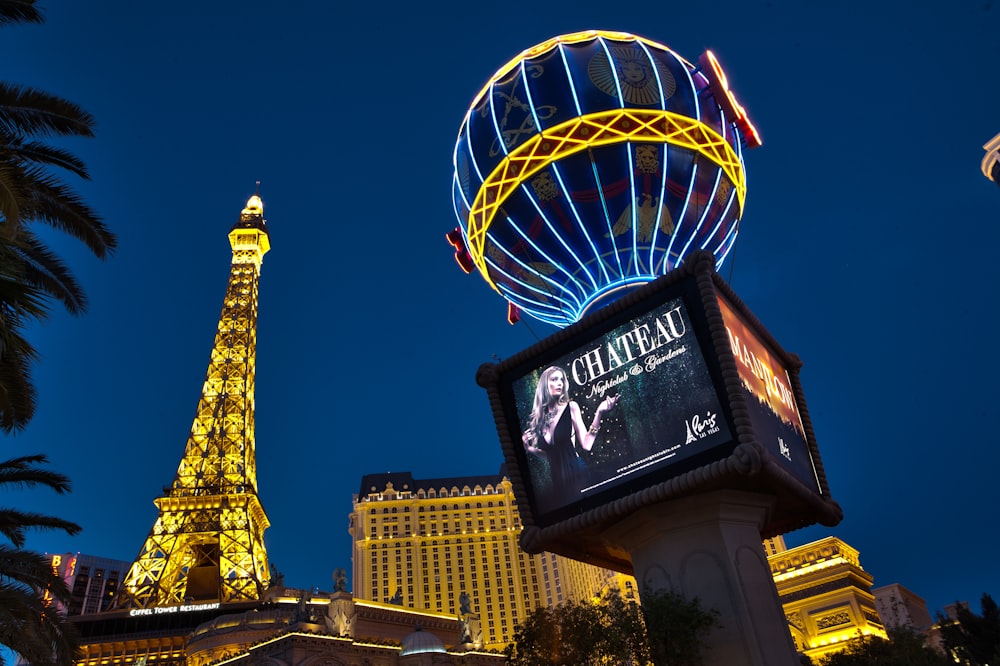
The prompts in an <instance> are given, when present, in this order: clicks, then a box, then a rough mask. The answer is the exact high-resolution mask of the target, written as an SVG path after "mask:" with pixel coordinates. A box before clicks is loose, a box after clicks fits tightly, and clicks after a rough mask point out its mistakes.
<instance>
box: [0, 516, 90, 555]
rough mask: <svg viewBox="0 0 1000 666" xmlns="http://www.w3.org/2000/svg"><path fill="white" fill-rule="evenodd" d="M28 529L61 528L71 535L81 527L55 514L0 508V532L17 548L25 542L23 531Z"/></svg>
mask: <svg viewBox="0 0 1000 666" xmlns="http://www.w3.org/2000/svg"><path fill="white" fill-rule="evenodd" d="M29 529H46V530H62V531H64V532H66V533H67V534H69V535H70V536H73V535H75V534H79V533H80V530H81V529H83V528H81V527H80V526H79V525H77V524H76V523H73V522H70V521H68V520H63V519H62V518H56V517H55V516H46V515H44V514H41V513H30V512H26V511H18V510H16V509H4V508H0V534H2V535H3V536H5V537H6V538H7V539H9V540H10V542H11V543H12V544H14V545H15V546H17V547H18V548H22V547H23V546H24V543H25V533H26V532H27V531H28V530H29Z"/></svg>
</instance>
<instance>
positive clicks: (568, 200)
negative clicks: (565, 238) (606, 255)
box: [550, 162, 611, 282]
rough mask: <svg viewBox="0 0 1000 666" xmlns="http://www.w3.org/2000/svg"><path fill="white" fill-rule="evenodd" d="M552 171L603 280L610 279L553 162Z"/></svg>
mask: <svg viewBox="0 0 1000 666" xmlns="http://www.w3.org/2000/svg"><path fill="white" fill-rule="evenodd" d="M550 168H551V169H552V173H554V174H555V176H556V180H557V181H559V187H560V188H561V189H562V192H563V196H565V197H566V203H567V204H569V209H570V210H571V211H572V212H573V218H574V219H575V220H576V224H577V226H579V227H580V231H581V232H582V233H583V237H584V238H586V239H587V243H589V244H590V249H591V250H593V252H594V258H595V259H596V260H597V265H598V266H600V268H601V273H603V274H604V281H605V282H607V281H608V280H610V279H611V277H610V276H609V275H608V269H607V267H606V266H605V265H604V260H603V259H601V253H600V252H599V251H598V249H597V246H596V245H594V239H593V238H592V237H591V235H590V232H589V231H588V230H587V227H586V225H584V224H583V219H582V218H581V217H580V211H578V210H577V209H576V204H575V203H574V202H573V199H572V198H571V197H570V195H569V190H568V189H567V188H566V183H565V182H564V181H563V178H562V174H560V173H559V169H558V166H557V164H556V163H555V162H553V163H552V164H551V166H550Z"/></svg>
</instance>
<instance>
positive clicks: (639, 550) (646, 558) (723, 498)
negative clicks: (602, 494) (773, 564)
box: [604, 490, 799, 666]
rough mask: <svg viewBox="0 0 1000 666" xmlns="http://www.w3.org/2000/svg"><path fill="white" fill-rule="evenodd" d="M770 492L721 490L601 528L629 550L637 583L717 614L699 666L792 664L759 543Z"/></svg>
mask: <svg viewBox="0 0 1000 666" xmlns="http://www.w3.org/2000/svg"><path fill="white" fill-rule="evenodd" d="M773 504H774V498H773V497H771V496H769V495H761V494H756V493H746V492H740V491H734V490H720V491H715V492H709V493H705V494H702V495H698V496H694V497H686V498H683V499H679V500H673V501H670V502H665V503H663V504H659V505H654V506H648V507H645V508H642V509H639V510H638V511H636V512H635V513H634V514H632V515H631V516H629V517H628V518H626V519H624V520H623V521H622V522H620V523H619V524H618V525H616V526H614V527H612V528H610V529H608V530H606V531H605V534H604V536H605V537H606V538H607V540H608V541H610V542H612V543H616V544H619V545H621V546H622V547H623V548H625V550H627V551H628V552H629V554H630V555H631V557H632V563H633V566H634V568H635V577H636V580H637V581H638V583H639V588H640V594H641V590H642V589H643V588H645V587H649V588H651V589H665V590H672V591H674V592H677V593H679V594H682V595H684V596H685V597H686V598H688V599H692V598H694V597H698V598H699V599H700V600H701V604H702V607H703V608H706V609H708V608H711V609H715V610H716V611H718V612H719V614H720V615H719V622H720V623H721V625H722V626H721V628H717V629H714V630H713V631H712V633H711V634H710V635H709V637H708V639H707V641H706V643H707V647H706V649H705V650H704V651H703V655H702V656H703V658H704V666H744V665H745V666H797V665H798V664H799V659H798V656H797V655H796V651H795V646H794V644H793V642H792V638H791V634H790V633H789V630H788V623H787V621H786V620H785V614H784V612H783V611H782V608H781V602H780V601H779V600H778V593H777V590H776V589H775V587H774V579H773V578H772V576H771V571H770V568H769V567H768V564H767V556H766V554H765V553H764V547H763V545H762V543H761V535H760V528H761V525H763V524H764V522H765V520H766V518H767V515H768V513H769V512H770V511H771V509H772V507H773Z"/></svg>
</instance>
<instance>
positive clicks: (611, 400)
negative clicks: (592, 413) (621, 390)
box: [597, 395, 621, 414]
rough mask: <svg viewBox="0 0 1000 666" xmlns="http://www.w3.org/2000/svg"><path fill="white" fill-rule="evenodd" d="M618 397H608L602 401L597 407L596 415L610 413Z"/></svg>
mask: <svg viewBox="0 0 1000 666" xmlns="http://www.w3.org/2000/svg"><path fill="white" fill-rule="evenodd" d="M620 397H621V396H620V395H610V396H608V397H607V398H605V399H604V400H602V401H601V404H600V405H598V406H597V413H598V414H604V413H606V412H610V411H611V410H612V409H614V408H615V405H617V404H618V398H620Z"/></svg>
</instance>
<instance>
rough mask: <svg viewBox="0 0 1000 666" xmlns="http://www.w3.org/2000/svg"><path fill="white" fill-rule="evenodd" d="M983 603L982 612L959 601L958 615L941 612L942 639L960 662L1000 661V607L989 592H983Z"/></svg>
mask: <svg viewBox="0 0 1000 666" xmlns="http://www.w3.org/2000/svg"><path fill="white" fill-rule="evenodd" d="M979 603H980V608H981V610H982V615H977V614H976V613H974V612H973V611H972V610H971V609H970V608H969V607H968V606H967V605H966V604H959V603H956V604H955V617H954V618H948V617H945V616H944V615H943V614H942V613H941V612H938V614H937V621H938V628H939V630H940V632H941V642H942V644H943V646H944V649H945V650H947V651H948V653H949V654H951V655H953V656H954V657H955V660H956V661H957V662H958V663H960V664H967V665H968V666H985V665H986V664H1000V608H997V603H996V602H995V601H993V597H991V596H990V595H988V594H983V596H982V599H980V602H979Z"/></svg>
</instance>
